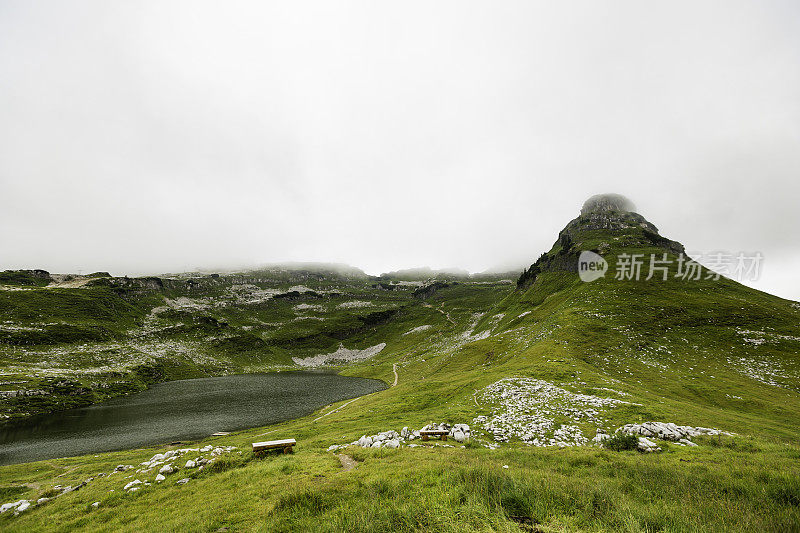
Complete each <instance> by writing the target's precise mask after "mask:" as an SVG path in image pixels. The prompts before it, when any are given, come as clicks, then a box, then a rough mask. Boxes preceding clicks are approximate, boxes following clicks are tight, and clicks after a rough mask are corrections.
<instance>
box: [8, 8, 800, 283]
mask: <svg viewBox="0 0 800 533" xmlns="http://www.w3.org/2000/svg"><path fill="white" fill-rule="evenodd" d="M798 24H800V6H798V4H797V3H796V2H789V1H761V2H755V1H749V2H745V1H738V0H734V1H731V2H725V3H720V2H669V3H664V4H652V3H647V4H645V3H641V2H634V1H624V2H616V3H614V4H613V6H612V5H611V4H607V5H602V6H601V5H598V4H597V3H595V2H588V1H586V2H570V3H569V4H565V3H553V2H504V3H502V4H497V3H477V2H438V3H436V4H430V3H423V2H404V3H402V4H400V3H381V4H376V3H373V2H336V3H331V2H290V3H287V2H269V3H261V2H226V3H216V2H196V1H195V2H155V1H153V2H136V3H124V2H104V1H82V2H70V3H65V2H37V1H5V2H3V3H2V4H0V227H2V231H0V270H1V269H10V268H43V269H47V270H49V271H52V272H77V271H83V272H91V271H97V270H104V271H111V272H112V273H114V274H125V273H130V274H137V273H158V272H175V271H180V270H191V269H197V268H203V269H213V268H239V267H245V266H256V265H259V264H264V263H275V262H284V261H330V262H338V263H347V264H351V265H354V266H357V267H359V268H361V269H363V270H365V271H366V272H368V273H370V274H379V273H381V272H389V271H396V270H399V269H406V268H414V267H420V266H424V265H427V266H430V267H432V268H434V269H437V268H455V267H459V268H464V269H467V270H470V271H481V270H485V269H487V268H497V269H502V268H507V267H508V268H518V267H522V266H523V265H530V264H531V263H532V262H533V260H535V259H536V257H538V255H539V254H540V253H541V252H543V251H546V250H548V249H550V247H551V245H552V244H553V239H554V236H555V235H556V234H557V233H558V232H559V230H561V229H562V228H563V227H564V226H565V224H566V223H567V222H569V221H570V220H572V219H573V218H575V217H576V216H577V215H578V214H579V210H580V206H581V205H582V203H583V202H584V200H586V199H587V198H589V197H590V196H591V195H593V194H597V193H605V192H617V193H621V194H624V195H626V196H627V197H628V198H630V199H631V200H632V201H633V202H635V204H636V206H637V210H638V212H639V213H641V214H643V215H644V216H645V217H646V218H647V220H649V221H651V222H652V223H653V224H655V225H656V226H658V229H659V231H660V234H661V235H664V236H666V237H668V238H670V239H675V240H678V241H680V242H681V243H683V244H684V245H685V246H686V249H687V250H689V251H693V252H701V253H712V252H717V251H728V252H730V253H738V252H740V251H744V252H756V251H758V252H761V253H762V254H763V256H764V263H763V273H762V276H761V278H760V279H759V280H758V281H754V282H752V283H750V284H751V285H752V286H754V287H756V288H759V289H762V290H766V291H768V292H772V293H774V294H777V295H779V296H783V297H786V298H792V299H800V279H798V276H797V275H796V273H797V272H800V246H798V245H799V244H800V242H798V237H797V235H798V229H797V228H798V227H800V211H798V205H800V185H798V184H797V176H798V173H799V171H800V150H798V145H799V143H800V67H798V66H799V65H800V33H798V32H797V28H798Z"/></svg>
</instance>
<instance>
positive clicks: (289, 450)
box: [283, 446, 292, 453]
mask: <svg viewBox="0 0 800 533" xmlns="http://www.w3.org/2000/svg"><path fill="white" fill-rule="evenodd" d="M291 451H292V447H291V446H286V447H285V448H284V449H283V453H289V452H291Z"/></svg>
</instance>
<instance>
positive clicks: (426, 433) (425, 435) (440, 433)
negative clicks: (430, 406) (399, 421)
mask: <svg viewBox="0 0 800 533" xmlns="http://www.w3.org/2000/svg"><path fill="white" fill-rule="evenodd" d="M449 434H450V431H449V430H446V429H422V430H420V432H419V436H420V437H422V440H428V439H429V438H430V437H439V438H440V439H442V440H447V435H449Z"/></svg>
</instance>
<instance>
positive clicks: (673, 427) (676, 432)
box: [617, 422, 730, 442]
mask: <svg viewBox="0 0 800 533" xmlns="http://www.w3.org/2000/svg"><path fill="white" fill-rule="evenodd" d="M617 431H619V432H620V433H624V434H626V435H641V436H643V437H655V438H659V439H663V440H671V441H676V442H677V441H680V440H681V439H689V438H690V437H696V436H698V435H730V433H727V432H725V431H720V430H719V429H713V428H704V427H692V426H678V425H677V424H673V423H671V422H644V423H642V424H625V425H624V426H622V427H621V428H619V429H618V430H617Z"/></svg>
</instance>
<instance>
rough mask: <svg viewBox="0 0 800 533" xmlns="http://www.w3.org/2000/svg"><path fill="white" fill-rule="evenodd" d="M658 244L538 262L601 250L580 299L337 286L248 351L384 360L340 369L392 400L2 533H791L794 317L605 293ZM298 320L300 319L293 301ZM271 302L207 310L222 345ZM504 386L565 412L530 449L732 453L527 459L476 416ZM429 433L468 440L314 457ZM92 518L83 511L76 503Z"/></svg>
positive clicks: (78, 465)
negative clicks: (277, 452) (370, 381)
mask: <svg viewBox="0 0 800 533" xmlns="http://www.w3.org/2000/svg"><path fill="white" fill-rule="evenodd" d="M664 246H665V245H664V243H663V242H660V241H658V240H657V239H653V238H652V236H647V235H645V234H644V233H643V231H642V229H641V228H636V227H632V228H631V227H628V228H621V229H618V230H615V231H605V232H596V231H595V230H592V229H588V230H582V229H576V230H575V231H573V232H572V233H571V235H570V240H569V241H563V240H559V242H558V243H557V244H556V246H554V248H553V250H551V251H550V252H548V257H549V258H551V259H552V258H558V257H561V258H563V257H565V256H568V255H569V254H570V253H573V252H575V251H577V250H581V249H596V250H598V251H602V254H603V256H604V257H605V259H606V260H607V261H608V262H609V264H610V265H611V270H610V272H609V274H608V275H607V276H606V277H605V278H603V279H600V280H597V281H594V282H591V283H583V282H581V281H580V280H579V279H578V277H577V275H576V274H575V273H574V272H572V271H570V270H569V269H568V268H566V269H565V268H562V267H563V266H564V265H565V264H566V263H562V262H559V261H557V260H555V259H552V260H548V261H543V262H542V263H540V264H541V265H543V266H544V268H541V269H539V270H538V271H537V272H535V274H534V275H533V276H528V277H527V279H524V280H523V283H522V284H521V287H520V288H519V289H518V290H514V289H513V287H511V286H509V285H507V284H501V283H486V284H480V283H470V282H463V283H459V284H457V285H451V286H449V287H446V288H442V289H440V290H438V291H436V292H435V293H433V294H432V295H430V296H429V297H428V298H427V299H425V300H419V299H414V298H413V297H409V296H408V294H407V293H399V292H397V293H396V292H394V291H384V290H380V289H374V288H373V287H371V285H370V284H369V283H368V282H363V283H362V282H358V283H362V284H361V285H358V283H356V282H350V283H351V284H352V285H351V286H350V287H349V288H348V287H345V286H344V284H342V283H340V284H339V286H337V288H336V289H335V290H336V291H341V293H342V296H335V295H328V296H326V297H325V298H321V299H315V301H318V302H322V303H324V305H325V307H324V310H319V309H318V310H316V311H314V310H309V309H305V310H303V311H302V312H303V313H304V314H305V313H309V314H311V313H319V316H321V317H326V318H327V317H328V316H329V315H328V314H327V313H331V315H330V321H327V320H323V321H314V322H322V324H324V326H323V325H321V324H317V325H315V326H313V327H311V326H310V327H309V328H308V329H305V327H304V326H303V327H301V326H298V325H297V324H298V323H302V322H305V321H292V322H291V323H288V322H287V323H282V324H281V325H280V326H274V327H270V326H264V327H265V328H268V329H266V330H263V331H261V332H260V335H259V337H258V338H259V339H261V340H263V341H264V342H265V344H266V348H264V350H267V351H269V353H274V354H278V356H284V359H283V361H286V360H287V359H285V357H288V356H289V355H294V354H295V353H300V354H311V353H313V352H314V351H315V349H314V347H316V346H319V348H317V349H316V351H317V352H319V351H320V350H322V352H323V353H324V352H326V351H327V350H328V349H330V347H333V348H335V347H336V345H337V343H338V342H340V337H342V336H344V338H345V339H346V341H345V342H349V343H352V346H354V347H366V346H371V345H374V344H376V343H378V342H386V343H387V346H386V348H385V349H384V350H382V351H381V352H380V353H378V354H377V355H376V356H375V357H373V358H372V359H369V360H367V361H362V362H359V363H354V364H351V365H349V366H345V367H343V368H342V372H343V373H344V374H347V375H355V376H364V377H374V378H378V379H382V380H384V381H386V382H387V383H390V384H391V383H392V382H393V381H394V370H393V369H396V371H397V375H398V384H397V385H396V386H393V387H390V388H389V389H387V390H384V391H381V392H377V393H374V394H371V395H368V396H365V397H361V398H358V399H356V400H354V401H347V402H341V403H339V404H336V405H332V406H327V407H326V408H324V409H321V410H320V411H319V412H317V413H315V414H313V415H310V416H308V417H304V418H302V419H299V420H294V421H290V422H286V423H282V424H277V425H275V426H270V427H267V428H255V429H252V430H247V431H242V432H239V433H236V434H233V435H230V436H226V437H215V438H210V439H208V440H207V441H204V442H203V443H202V444H205V443H206V442H208V443H214V444H215V445H217V444H226V445H235V446H238V447H239V449H240V450H244V452H243V453H242V454H241V455H239V454H232V455H231V458H230V459H227V460H225V461H221V462H220V466H218V467H216V468H215V469H208V470H206V471H204V472H201V473H199V474H197V473H193V474H192V477H193V479H192V480H191V481H190V482H189V483H188V484H186V485H183V486H179V485H176V484H175V483H174V481H175V480H176V479H178V478H179V477H182V474H176V475H173V476H171V477H168V479H167V482H165V483H163V484H161V485H157V484H154V485H152V486H149V487H145V488H144V489H142V490H140V491H138V492H136V493H130V494H129V493H125V492H124V491H123V490H122V487H123V486H124V484H125V483H126V482H127V481H130V480H131V479H134V477H137V476H138V477H141V478H142V479H143V480H145V479H147V480H148V481H152V480H153V476H154V473H150V474H130V473H123V474H119V475H115V476H116V477H115V476H106V477H103V478H96V479H95V480H93V481H92V482H91V483H89V484H88V485H87V486H86V487H84V488H82V489H81V490H80V491H77V492H74V493H70V494H66V495H64V496H60V497H58V498H56V499H54V500H53V501H51V502H49V503H47V504H46V505H43V506H41V507H36V508H33V509H30V510H28V511H26V512H25V513H23V514H21V515H20V516H16V517H15V516H11V513H6V514H4V515H0V527H2V528H3V529H5V530H8V531H29V530H39V529H41V530H65V531H66V530H74V529H76V528H85V529H90V530H101V531H102V530H107V531H111V530H129V531H134V530H135V531H141V530H151V529H157V530H182V531H184V530H188V531H214V530H218V529H219V528H229V529H230V530H237V531H238V530H244V531H297V530H319V531H343V530H346V531H410V530H430V531H433V530H437V531H520V530H523V531H720V530H729V531H792V530H800V445H799V444H798V440H799V439H800V390H798V383H800V355H798V354H800V330H799V329H798V323H800V322H799V321H800V305H798V304H797V303H796V302H790V301H786V300H783V299H780V298H777V297H774V296H770V295H767V294H764V293H760V292H758V291H755V290H753V289H749V288H747V287H745V286H742V285H740V284H738V283H735V282H733V281H730V280H726V279H721V280H714V279H700V280H682V279H675V278H674V277H671V278H670V279H669V280H667V281H660V280H655V279H653V280H650V281H645V280H642V281H619V280H615V279H613V271H614V265H615V264H616V262H617V258H618V256H619V255H620V254H622V253H634V252H635V253H644V254H647V255H649V254H650V253H658V254H659V255H660V254H662V253H665V248H664ZM564 250H566V251H564ZM666 253H669V254H674V251H668V252H666ZM671 273H673V274H674V271H673V272H671ZM705 273H706V272H705V271H703V272H702V274H703V276H702V277H705ZM319 283H320V284H319V285H316V286H312V285H310V284H309V285H308V286H309V288H312V289H315V290H319V291H322V290H326V288H325V286H326V282H322V281H320V282H319ZM331 290H333V289H331ZM300 301H301V300H296V301H295V302H293V303H294V305H298V302H300ZM345 301H370V302H372V303H373V305H372V306H370V307H369V310H370V312H375V311H386V310H394V311H395V312H394V314H393V315H392V317H391V319H389V320H385V321H380V320H379V321H378V322H376V323H369V319H368V320H367V321H366V322H365V320H364V318H365V317H367V316H368V314H365V310H366V309H367V308H351V309H349V310H348V309H347V308H344V309H342V308H339V307H338V306H339V305H340V304H341V303H343V302H345ZM302 302H303V303H308V304H309V305H311V301H310V300H309V299H308V297H304V299H303V300H302ZM280 305H284V304H283V303H281V304H280ZM285 305H286V306H287V307H286V308H285V309H284V310H283V311H278V310H277V309H278V307H275V308H272V307H271V306H269V305H263V304H253V305H252V306H251V307H252V308H251V307H245V308H242V307H241V306H238V305H237V306H236V307H235V309H234V310H229V309H226V310H224V311H223V310H219V309H217V308H214V309H211V310H208V311H207V312H208V314H209V315H210V316H214V317H215V318H216V319H218V320H227V321H228V323H229V324H231V326H230V327H237V328H241V327H242V326H245V325H252V326H253V329H252V330H250V331H256V332H258V331H259V330H258V329H257V327H256V326H257V324H258V323H260V322H264V323H271V322H277V319H276V318H274V317H276V316H278V315H279V314H280V313H283V312H284V311H285V312H286V313H288V309H292V310H293V312H295V311H294V307H288V304H285ZM281 316H288V315H281ZM253 317H256V318H257V320H258V321H259V322H258V323H257V322H256V320H255V319H254V318H253ZM271 317H272V318H271ZM359 317H360V318H359ZM159 320H162V319H160V318H159ZM423 326H429V327H424V328H423ZM294 328H298V329H296V330H295V329H294ZM305 343H307V344H305ZM317 343H319V344H317ZM348 346H350V345H348ZM323 348H324V349H323ZM261 349H262V348H257V349H255V350H256V351H257V350H261ZM231 357H232V358H233V357H235V356H233V355H231ZM231 360H233V359H231ZM508 378H529V379H532V380H539V382H543V383H546V384H549V385H551V386H553V387H557V388H558V389H559V390H563V391H566V392H565V393H564V394H565V395H566V396H567V397H569V398H572V400H570V401H572V402H573V403H569V402H567V403H566V404H559V403H557V401H558V400H557V399H552V398H550V399H548V398H544V399H542V398H539V399H540V400H542V403H541V404H540V405H539V413H541V412H546V411H548V409H550V410H551V411H552V412H553V413H554V414H552V415H548V416H551V418H552V423H553V426H552V427H551V428H550V429H549V430H548V431H549V433H548V436H550V435H553V433H554V431H555V430H558V429H559V427H565V428H566V427H572V426H574V427H577V428H578V429H579V431H580V432H581V433H582V435H583V436H584V437H586V438H589V439H591V437H593V436H594V434H595V431H596V430H597V428H601V429H605V430H607V431H609V432H611V431H613V430H614V429H615V428H617V427H619V426H621V425H624V424H627V423H635V422H643V421H649V420H656V421H664V422H675V423H677V424H681V425H692V426H704V427H715V428H719V429H722V430H724V431H726V432H729V433H732V435H723V436H718V437H697V438H695V439H694V440H695V442H696V443H697V444H699V446H697V447H682V446H679V445H677V444H675V443H669V442H665V441H659V445H660V446H661V448H662V451H661V452H659V453H653V454H642V453H639V452H635V451H629V452H612V451H609V450H605V449H602V448H600V447H597V446H592V445H587V446H565V447H559V446H549V447H537V446H530V445H527V444H525V443H524V442H523V441H522V440H521V438H519V437H518V436H514V435H512V436H511V438H510V439H509V440H508V442H504V443H500V444H497V445H496V443H495V439H494V435H493V433H492V432H491V431H489V430H487V429H486V428H485V427H484V425H485V423H484V422H481V420H482V419H481V418H478V417H482V416H483V417H488V419H490V420H491V418H492V417H493V416H495V415H497V414H498V413H501V414H503V413H505V415H507V416H512V415H513V413H511V411H503V399H502V398H500V397H499V396H498V395H494V396H493V395H492V394H490V393H488V392H487V390H488V391H491V390H495V389H491V388H490V389H487V387H492V386H496V385H493V384H497V383H498V382H501V380H505V379H508ZM501 383H503V382H501ZM569 395H573V396H569ZM574 395H591V396H593V397H599V398H611V399H614V400H620V401H624V402H626V403H616V404H615V405H614V406H605V407H598V408H597V409H596V410H597V412H596V414H595V415H592V416H578V415H575V414H574V412H573V411H571V409H575V408H576V406H579V405H580V404H579V401H580V400H579V399H575V398H576V396H574ZM577 398H581V397H577ZM548 402H550V403H549V404H548ZM576 402H577V403H576ZM535 414H537V413H536V411H535V410H533V411H528V412H525V413H522V414H521V415H519V416H528V415H531V416H532V415H535ZM476 418H477V420H476ZM517 420H521V418H518V419H517ZM431 421H447V422H450V423H462V422H465V423H468V424H470V425H471V426H472V429H473V437H472V439H471V440H470V442H469V443H467V445H466V446H465V447H461V446H455V447H452V448H449V447H442V446H435V445H429V446H422V447H417V448H409V447H402V448H400V449H397V450H389V449H367V450H365V449H361V448H358V447H352V446H351V447H349V448H346V449H344V450H342V451H338V452H328V451H327V448H328V447H329V446H331V445H333V444H347V443H349V442H351V441H353V440H356V439H358V437H360V436H361V435H365V434H366V435H370V434H374V433H377V432H379V431H384V430H389V429H394V430H398V431H399V430H400V429H401V428H402V427H404V426H409V427H411V428H420V427H422V426H423V425H424V424H427V423H428V422H431ZM283 437H294V438H296V439H298V446H297V448H296V453H294V454H293V455H291V456H268V457H266V458H261V459H255V458H253V457H252V456H251V454H250V453H249V451H248V446H249V443H250V442H253V441H255V440H261V439H264V438H283ZM168 448H169V447H168V446H166V445H164V446H159V447H153V448H150V449H147V450H131V451H125V452H115V453H109V454H100V455H99V456H97V457H78V458H69V459H59V460H53V461H42V462H37V463H31V464H25V465H13V466H7V467H0V491H2V490H5V491H7V492H8V493H9V494H12V493H13V496H12V497H9V498H7V500H6V501H11V500H13V499H20V498H27V499H35V498H37V497H39V496H41V495H44V494H47V493H48V491H49V490H52V487H53V486H54V485H57V484H58V485H65V484H74V483H76V482H79V481H81V480H84V479H86V478H87V477H89V476H95V475H96V474H97V473H98V472H110V471H111V470H112V469H113V467H114V466H116V465H117V464H133V465H136V464H138V463H139V462H141V461H144V460H146V459H148V458H149V457H150V456H151V455H153V454H154V453H156V452H157V451H163V450H165V449H168ZM336 453H341V454H346V455H348V456H350V457H352V458H353V459H355V461H356V464H357V466H356V467H355V468H354V469H352V470H345V469H343V468H342V466H341V464H340V462H339V459H338V458H337V457H336ZM186 472H188V470H187V471H186ZM129 475H130V476H131V477H127V476H129ZM95 501H98V502H100V505H99V508H97V509H94V508H92V507H91V506H90V504H91V503H92V502H95Z"/></svg>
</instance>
